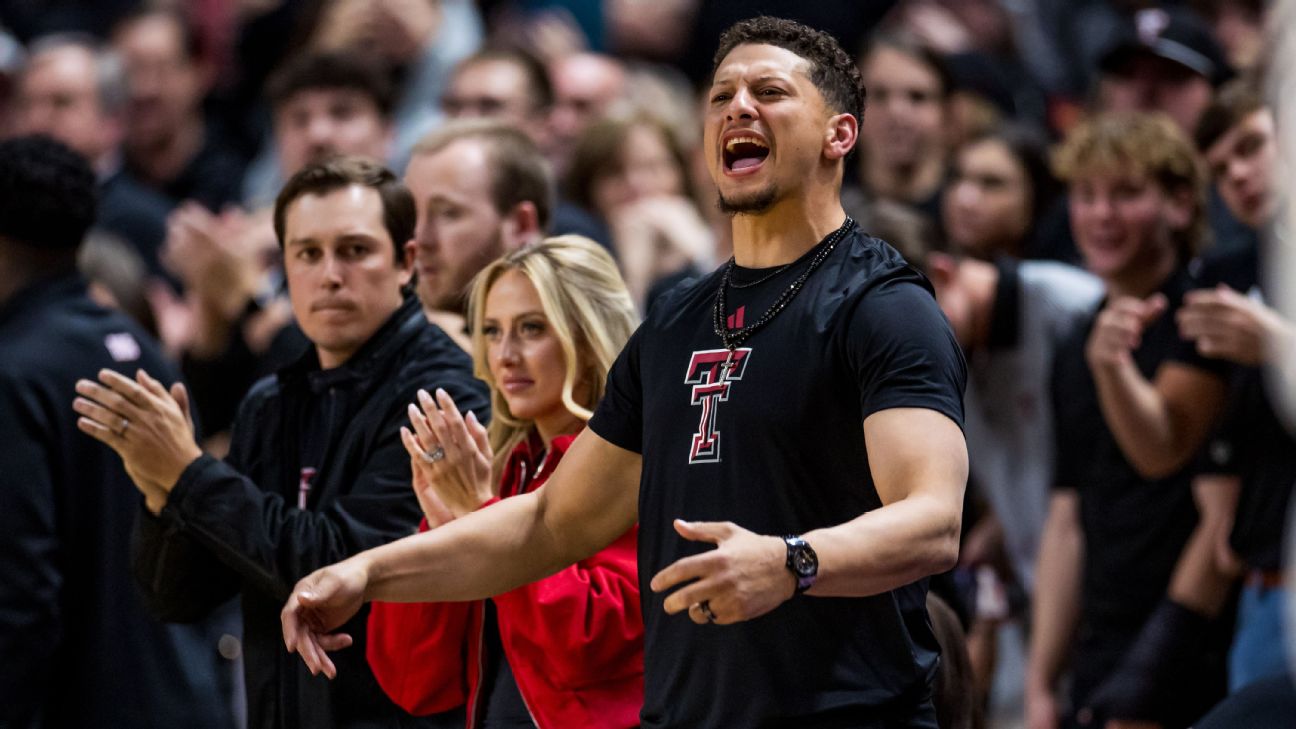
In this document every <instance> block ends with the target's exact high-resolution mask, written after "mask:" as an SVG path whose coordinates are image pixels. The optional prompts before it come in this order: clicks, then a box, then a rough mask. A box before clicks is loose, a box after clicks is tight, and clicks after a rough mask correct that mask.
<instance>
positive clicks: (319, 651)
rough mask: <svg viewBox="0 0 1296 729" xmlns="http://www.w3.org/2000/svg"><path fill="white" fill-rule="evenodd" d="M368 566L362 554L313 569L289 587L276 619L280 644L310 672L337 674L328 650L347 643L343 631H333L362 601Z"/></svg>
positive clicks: (348, 617) (355, 610) (357, 608)
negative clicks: (279, 623) (282, 640)
mask: <svg viewBox="0 0 1296 729" xmlns="http://www.w3.org/2000/svg"><path fill="white" fill-rule="evenodd" d="M368 583H369V570H368V567H367V566H366V565H365V562H364V559H363V555H357V556H355V557H352V558H350V559H347V560H344V561H342V562H338V563H337V564H335V565H331V566H329V567H325V568H323V569H319V570H316V571H314V572H312V573H311V574H309V575H307V576H306V577H304V578H303V579H302V580H301V581H300V582H298V583H297V585H296V586H295V587H293V590H292V593H291V594H290V595H289V596H288V602H287V603H286V604H285V605H284V608H283V611H282V612H281V613H280V614H279V619H280V621H281V622H282V623H283V633H284V645H285V646H286V647H287V648H288V652H289V653H296V654H298V655H300V656H301V658H302V661H304V662H305V663H306V667H307V668H309V669H310V672H311V674H312V675H315V676H318V675H319V674H320V673H323V674H324V675H325V676H328V677H329V678H336V677H337V667H336V666H334V665H333V661H332V660H331V659H330V658H329V657H328V652H329V651H336V650H341V649H342V648H346V647H347V646H350V645H351V643H352V638H351V636H350V635H347V634H346V633H334V632H332V631H334V630H337V629H338V628H339V627H341V626H342V625H343V624H344V623H346V621H348V620H350V619H351V618H352V617H353V616H354V615H355V614H356V613H357V612H359V611H360V606H361V605H363V604H364V593H365V587H367V586H368Z"/></svg>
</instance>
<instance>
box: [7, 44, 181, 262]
mask: <svg viewBox="0 0 1296 729" xmlns="http://www.w3.org/2000/svg"><path fill="white" fill-rule="evenodd" d="M126 104H127V87H126V79H125V76H124V74H123V71H122V64H121V62H120V60H119V59H118V58H117V57H116V56H115V55H113V54H112V53H110V52H108V51H107V50H105V49H104V48H103V47H101V46H100V45H99V44H98V43H97V41H94V40H93V39H91V38H88V37H81V36H71V35H59V36H47V37H45V38H38V39H36V40H34V41H32V44H31V47H30V49H29V56H28V60H27V66H26V67H25V68H24V69H23V72H22V75H21V77H20V78H19V80H18V89H17V94H16V95H15V99H14V116H13V132H14V133H16V134H48V135H49V136H51V137H54V138H55V139H57V140H59V141H60V142H63V143H64V144H66V145H68V146H69V147H71V148H72V149H74V150H76V152H78V153H79V154H80V155H81V156H83V157H85V158H86V160H87V161H89V162H90V166H91V167H92V168H93V169H94V171H95V174H96V175H98V178H99V212H98V215H97V217H96V218H95V225H96V227H99V228H102V229H104V230H107V231H109V232H110V233H114V234H116V235H118V236H120V237H121V238H123V239H124V240H126V241H127V242H129V243H130V244H131V246H132V247H134V248H135V250H136V251H138V252H139V254H140V257H141V258H143V259H144V261H145V263H147V264H148V267H149V270H151V271H153V272H155V273H160V272H161V270H162V269H161V265H160V262H159V258H158V254H159V249H160V248H161V247H162V241H163V238H164V237H165V228H166V215H167V211H168V210H169V209H170V204H169V203H168V202H167V200H166V198H164V197H162V196H161V195H159V194H157V193H155V192H153V191H152V190H149V189H147V188H145V187H144V186H143V185H141V184H140V183H139V182H138V181H136V180H135V179H134V178H133V177H132V176H131V174H130V173H129V172H127V171H126V170H125V168H124V167H123V163H122V153H121V144H122V139H123V137H124V136H125V124H126V122H125V114H126Z"/></svg>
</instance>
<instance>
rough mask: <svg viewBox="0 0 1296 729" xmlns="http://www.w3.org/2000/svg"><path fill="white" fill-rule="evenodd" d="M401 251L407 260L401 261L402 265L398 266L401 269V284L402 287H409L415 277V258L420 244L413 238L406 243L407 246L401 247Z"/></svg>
mask: <svg viewBox="0 0 1296 729" xmlns="http://www.w3.org/2000/svg"><path fill="white" fill-rule="evenodd" d="M401 250H402V251H404V252H405V258H403V259H401V262H400V264H398V265H397V268H399V269H401V282H400V283H401V286H402V287H403V286H406V285H408V284H409V282H410V279H412V278H413V277H414V265H415V259H414V256H416V255H417V254H418V244H417V243H415V242H414V239H413V238H411V239H409V240H407V241H405V245H404V246H402V247H401Z"/></svg>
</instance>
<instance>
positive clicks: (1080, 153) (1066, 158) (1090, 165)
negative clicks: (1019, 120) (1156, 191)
mask: <svg viewBox="0 0 1296 729" xmlns="http://www.w3.org/2000/svg"><path fill="white" fill-rule="evenodd" d="M1053 170H1054V173H1055V174H1056V175H1057V177H1058V179H1060V180H1062V181H1063V182H1065V183H1066V184H1068V185H1070V184H1073V183H1074V182H1075V181H1076V179H1077V178H1080V177H1087V176H1089V175H1094V174H1104V173H1108V174H1112V173H1115V174H1130V175H1135V176H1142V177H1145V178H1147V179H1149V180H1152V181H1154V182H1156V183H1157V184H1158V185H1159V186H1160V187H1161V189H1162V190H1163V191H1165V192H1166V193H1167V194H1170V195H1173V194H1175V193H1178V192H1184V191H1186V192H1188V193H1190V194H1191V196H1192V205H1193V211H1192V219H1191V220H1190V221H1189V222H1188V225H1187V226H1186V227H1185V228H1184V229H1182V230H1177V231H1174V242H1175V248H1176V250H1177V252H1178V254H1179V260H1180V263H1187V262H1188V260H1189V259H1190V258H1191V257H1192V255H1193V254H1194V253H1195V252H1196V251H1197V250H1198V249H1199V247H1201V246H1202V245H1203V244H1204V243H1205V242H1206V240H1207V237H1208V236H1209V228H1208V227H1207V223H1206V174H1205V171H1204V170H1203V169H1202V166H1201V164H1200V163H1199V161H1198V158H1197V149H1196V148H1195V147H1194V146H1193V144H1192V142H1191V141H1189V140H1188V136H1187V135H1186V134H1184V133H1183V132H1182V131H1181V130H1180V129H1179V127H1178V126H1177V125H1176V124H1175V123H1174V122H1173V121H1172V120H1171V119H1170V117H1168V116H1166V115H1164V114H1148V113H1132V112H1112V113H1105V114H1098V115H1097V116H1093V117H1090V118H1088V119H1085V120H1084V121H1082V122H1080V124H1079V125H1077V126H1076V128H1075V129H1073V130H1072V131H1071V133H1070V134H1068V135H1067V137H1066V139H1065V140H1063V142H1062V144H1061V146H1060V147H1058V149H1057V150H1056V151H1055V152H1054V154H1053Z"/></svg>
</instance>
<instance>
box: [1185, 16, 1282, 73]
mask: <svg viewBox="0 0 1296 729" xmlns="http://www.w3.org/2000/svg"><path fill="white" fill-rule="evenodd" d="M1272 5H1273V3H1271V2H1268V0H1193V2H1190V3H1189V6H1190V7H1192V8H1193V9H1195V10H1196V11H1197V12H1198V13H1200V14H1201V16H1202V19H1203V20H1205V21H1206V25H1207V26H1209V27H1210V29H1211V31H1212V33H1211V34H1212V35H1213V36H1215V40H1217V41H1219V44H1220V47H1221V48H1222V49H1223V50H1224V56H1225V58H1227V59H1228V62H1229V65H1230V66H1232V67H1233V68H1234V69H1236V70H1237V71H1239V72H1248V71H1250V72H1255V71H1259V66H1260V65H1262V63H1263V61H1264V53H1265V23H1267V22H1268V15H1269V8H1270V7H1271V6H1272Z"/></svg>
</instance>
